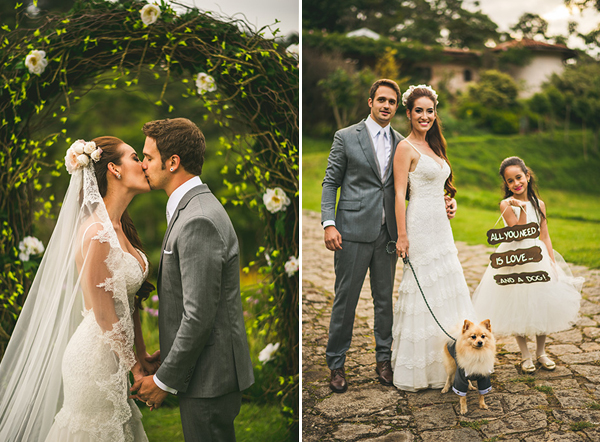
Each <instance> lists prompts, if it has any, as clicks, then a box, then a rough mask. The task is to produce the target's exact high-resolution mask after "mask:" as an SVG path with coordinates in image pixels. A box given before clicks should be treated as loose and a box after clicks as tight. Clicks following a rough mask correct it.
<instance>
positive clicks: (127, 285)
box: [46, 221, 148, 442]
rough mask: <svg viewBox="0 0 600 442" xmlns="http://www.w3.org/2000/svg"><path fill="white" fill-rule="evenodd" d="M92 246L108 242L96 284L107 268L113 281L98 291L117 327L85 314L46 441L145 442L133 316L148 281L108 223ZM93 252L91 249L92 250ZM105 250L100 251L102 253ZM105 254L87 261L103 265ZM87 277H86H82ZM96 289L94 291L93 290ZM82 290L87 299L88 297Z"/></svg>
mask: <svg viewBox="0 0 600 442" xmlns="http://www.w3.org/2000/svg"><path fill="white" fill-rule="evenodd" d="M90 231H93V233H92V234H91V235H93V237H92V239H91V241H98V242H99V243H103V242H110V243H111V247H108V248H107V249H108V250H109V254H108V256H107V257H106V260H105V262H104V263H102V262H98V264H99V265H100V267H97V266H92V267H91V268H94V274H95V275H94V276H93V278H94V279H102V277H101V276H99V275H101V274H102V273H103V266H105V270H104V271H107V272H109V273H110V274H111V275H112V277H110V276H109V277H107V278H106V279H104V282H100V283H99V284H98V285H97V287H98V288H100V289H101V290H106V291H109V292H112V294H113V299H114V309H115V312H116V314H117V316H118V318H119V322H117V323H115V324H113V327H112V330H109V331H104V330H102V328H101V327H100V326H99V325H98V322H96V317H95V314H94V311H93V310H92V309H90V310H84V311H83V321H82V322H81V324H80V325H79V327H78V328H77V330H76V331H75V333H74V334H73V337H72V338H71V340H70V341H69V343H68V345H67V348H66V349H65V354H64V357H63V363H62V378H63V388H64V405H63V407H62V409H61V410H60V411H59V413H58V414H57V415H56V417H55V420H54V425H53V426H52V428H51V429H50V433H49V434H48V437H47V438H46V442H54V441H56V442H87V441H107V442H108V441H119V442H120V441H127V442H129V441H136V442H137V441H147V440H148V439H147V437H146V434H145V432H144V428H143V427H142V422H141V417H142V414H141V413H140V411H139V409H138V408H137V406H136V405H135V403H134V401H133V400H132V399H128V395H129V387H130V386H131V385H130V383H129V377H128V374H129V371H130V370H131V368H132V367H133V366H134V364H135V356H134V354H133V340H134V329H133V321H132V314H133V310H134V297H135V294H136V292H137V291H138V290H139V288H140V287H141V286H142V283H143V282H144V281H145V280H146V277H147V276H148V261H147V260H146V257H145V255H144V254H143V253H141V252H139V251H138V252H139V254H140V256H141V257H142V258H143V260H144V267H143V268H142V266H141V265H140V262H139V261H138V259H137V258H135V257H134V256H133V255H131V254H129V253H127V252H125V251H123V250H122V249H121V247H120V245H119V240H118V239H117V235H116V233H115V231H114V230H113V227H112V224H111V223H110V221H109V222H108V223H107V224H103V223H95V224H91V225H90V226H89V228H88V231H87V232H86V234H87V235H90ZM84 237H85V235H84ZM91 247H92V246H91ZM101 249H102V246H100V247H97V248H96V250H95V252H94V253H98V252H99V251H100V250H101ZM99 257H100V258H102V257H103V254H102V252H100V254H99V256H93V257H91V256H89V253H88V259H89V260H91V261H101V259H100V260H99V259H98V258H99ZM84 273H85V272H84ZM91 290H93V288H91ZM85 292H86V287H84V298H85V297H86V293H85Z"/></svg>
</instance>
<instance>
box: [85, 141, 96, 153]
mask: <svg viewBox="0 0 600 442" xmlns="http://www.w3.org/2000/svg"><path fill="white" fill-rule="evenodd" d="M95 150H96V143H94V142H93V141H90V142H87V143H85V145H84V146H83V151H84V152H85V153H87V154H88V155H90V154H91V153H92V152H93V151H95Z"/></svg>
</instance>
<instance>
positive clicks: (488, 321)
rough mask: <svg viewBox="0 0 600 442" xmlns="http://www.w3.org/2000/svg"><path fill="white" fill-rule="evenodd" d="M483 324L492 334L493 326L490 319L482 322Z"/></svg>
mask: <svg viewBox="0 0 600 442" xmlns="http://www.w3.org/2000/svg"><path fill="white" fill-rule="evenodd" d="M481 323H482V324H483V325H484V326H485V328H487V329H488V331H489V332H490V333H491V332H492V324H491V323H490V320H489V319H486V320H485V321H481Z"/></svg>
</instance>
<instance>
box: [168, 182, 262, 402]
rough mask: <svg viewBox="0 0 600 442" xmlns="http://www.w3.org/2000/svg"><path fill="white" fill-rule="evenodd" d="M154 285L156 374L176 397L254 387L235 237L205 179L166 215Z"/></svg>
mask: <svg viewBox="0 0 600 442" xmlns="http://www.w3.org/2000/svg"><path fill="white" fill-rule="evenodd" d="M157 285H158V296H159V298H160V313H159V318H158V326H159V336H160V352H161V359H162V364H161V366H160V368H159V369H158V371H157V373H156V375H157V377H158V378H159V379H160V380H161V381H162V382H163V383H165V384H166V385H168V386H169V387H171V388H174V389H176V390H177V391H178V393H179V394H180V395H185V396H187V397H197V398H211V397H218V396H222V395H224V394H227V393H231V392H234V391H241V390H244V389H246V388H248V387H249V386H250V385H252V384H253V382H254V372H253V369H252V361H251V360H250V352H249V349H248V340H247V337H246V328H245V326H244V316H243V312H242V300H241V295H240V267H239V247H238V240H237V236H236V234H235V231H234V230H233V225H232V224H231V220H230V219H229V216H228V215H227V212H225V209H224V208H223V206H222V205H221V203H220V202H219V201H218V200H217V199H216V198H215V196H214V195H213V194H212V193H211V192H210V190H209V188H208V186H207V185H206V184H202V185H200V186H197V187H194V188H193V189H191V190H190V191H189V192H188V193H186V194H185V196H184V197H183V198H182V200H181V201H180V203H179V205H178V206H177V210H176V211H175V213H174V214H173V216H172V218H171V222H170V223H169V226H168V228H167V233H166V234H165V238H164V240H163V245H162V253H161V257H160V264H159V268H158V281H157Z"/></svg>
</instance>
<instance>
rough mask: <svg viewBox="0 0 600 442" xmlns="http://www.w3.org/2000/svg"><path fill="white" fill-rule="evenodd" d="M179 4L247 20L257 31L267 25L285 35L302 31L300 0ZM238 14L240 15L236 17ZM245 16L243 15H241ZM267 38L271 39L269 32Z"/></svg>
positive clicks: (188, 0)
mask: <svg viewBox="0 0 600 442" xmlns="http://www.w3.org/2000/svg"><path fill="white" fill-rule="evenodd" d="M175 1H177V2H178V3H182V4H186V5H189V6H195V7H197V8H198V9H200V10H203V11H214V12H217V13H218V14H219V15H221V16H226V17H232V16H235V17H236V18H244V16H245V18H246V21H247V22H248V23H250V24H252V25H254V26H256V28H257V29H260V28H261V27H263V26H265V25H273V24H274V23H275V20H276V19H277V20H279V21H280V22H281V23H278V24H277V25H276V27H278V28H279V30H280V31H281V32H282V33H283V35H288V34H290V33H293V32H295V33H298V32H299V29H300V5H299V0H219V1H214V0H212V1H211V0H175ZM236 14H238V15H236ZM241 14H243V15H241ZM265 37H271V34H270V33H269V32H266V33H265Z"/></svg>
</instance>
